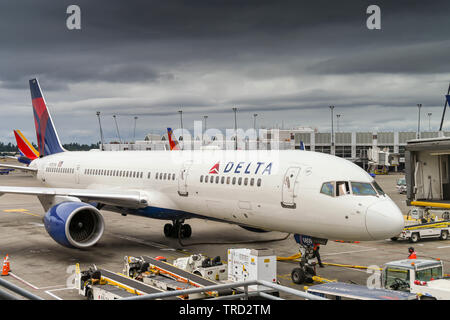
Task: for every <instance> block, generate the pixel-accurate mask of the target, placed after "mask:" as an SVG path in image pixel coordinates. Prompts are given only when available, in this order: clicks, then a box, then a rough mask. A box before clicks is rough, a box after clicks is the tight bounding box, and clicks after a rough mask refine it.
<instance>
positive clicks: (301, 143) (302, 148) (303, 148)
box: [300, 140, 305, 150]
mask: <svg viewBox="0 0 450 320" xmlns="http://www.w3.org/2000/svg"><path fill="white" fill-rule="evenodd" d="M300 150H305V145H304V144H303V141H301V140H300Z"/></svg>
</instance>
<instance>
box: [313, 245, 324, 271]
mask: <svg viewBox="0 0 450 320" xmlns="http://www.w3.org/2000/svg"><path fill="white" fill-rule="evenodd" d="M319 250H320V243H314V248H313V258H317V262H318V263H319V267H321V268H323V264H322V260H320V253H319Z"/></svg>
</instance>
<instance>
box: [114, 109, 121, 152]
mask: <svg viewBox="0 0 450 320" xmlns="http://www.w3.org/2000/svg"><path fill="white" fill-rule="evenodd" d="M113 118H114V122H115V123H116V130H117V135H118V136H119V142H120V144H122V138H120V132H119V125H118V124H117V119H116V115H113ZM119 149H120V148H119Z"/></svg>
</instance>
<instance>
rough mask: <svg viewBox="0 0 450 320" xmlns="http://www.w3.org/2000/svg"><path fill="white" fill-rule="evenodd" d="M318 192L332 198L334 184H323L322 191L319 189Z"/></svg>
mask: <svg viewBox="0 0 450 320" xmlns="http://www.w3.org/2000/svg"><path fill="white" fill-rule="evenodd" d="M320 192H321V193H323V194H326V195H328V196H331V197H333V196H334V182H325V183H324V184H323V185H322V189H320Z"/></svg>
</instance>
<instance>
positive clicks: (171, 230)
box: [164, 220, 192, 239]
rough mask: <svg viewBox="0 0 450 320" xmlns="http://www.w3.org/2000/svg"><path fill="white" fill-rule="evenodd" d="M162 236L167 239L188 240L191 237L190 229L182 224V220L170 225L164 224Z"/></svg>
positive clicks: (187, 225)
mask: <svg viewBox="0 0 450 320" xmlns="http://www.w3.org/2000/svg"><path fill="white" fill-rule="evenodd" d="M164 235H165V236H166V237H167V238H178V235H180V238H182V239H186V238H190V237H191V235H192V228H191V226H190V225H189V224H184V220H174V221H173V222H172V224H170V223H166V224H165V225H164Z"/></svg>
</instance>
